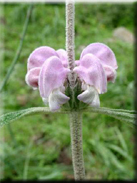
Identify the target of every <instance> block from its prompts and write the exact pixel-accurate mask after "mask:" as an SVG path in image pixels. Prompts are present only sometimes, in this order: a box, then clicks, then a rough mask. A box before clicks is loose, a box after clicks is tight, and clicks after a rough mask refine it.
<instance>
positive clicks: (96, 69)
mask: <svg viewBox="0 0 137 183" xmlns="http://www.w3.org/2000/svg"><path fill="white" fill-rule="evenodd" d="M74 71H75V72H76V73H77V74H78V76H79V78H80V80H81V81H84V82H85V83H86V84H87V85H90V86H94V87H95V88H96V90H97V91H98V93H100V94H101V93H105V92H106V91H107V77H106V74H105V71H104V68H103V66H102V64H101V63H100V60H99V59H98V58H97V57H96V56H95V55H93V54H86V55H85V56H83V57H82V59H81V60H80V65H79V66H77V67H75V68H74Z"/></svg>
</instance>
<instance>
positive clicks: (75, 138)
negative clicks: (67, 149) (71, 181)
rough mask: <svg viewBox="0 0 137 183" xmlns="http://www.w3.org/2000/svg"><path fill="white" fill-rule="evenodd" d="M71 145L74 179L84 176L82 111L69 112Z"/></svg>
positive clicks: (80, 178)
mask: <svg viewBox="0 0 137 183" xmlns="http://www.w3.org/2000/svg"><path fill="white" fill-rule="evenodd" d="M70 129H71V147H72V160H73V169H74V175H75V180H83V179H84V178H85V169H84V160H83V148H82V113H79V112H72V113H71V114H70Z"/></svg>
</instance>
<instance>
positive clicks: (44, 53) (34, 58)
mask: <svg viewBox="0 0 137 183" xmlns="http://www.w3.org/2000/svg"><path fill="white" fill-rule="evenodd" d="M51 56H58V54H57V53H56V51H55V50H54V49H53V48H50V47H48V46H41V47H39V48H37V49H35V50H34V51H33V52H32V53H31V54H30V56H29V58H28V63H27V68H28V70H30V69H32V68H35V67H41V66H42V65H43V63H44V62H45V60H46V59H48V58H50V57H51Z"/></svg>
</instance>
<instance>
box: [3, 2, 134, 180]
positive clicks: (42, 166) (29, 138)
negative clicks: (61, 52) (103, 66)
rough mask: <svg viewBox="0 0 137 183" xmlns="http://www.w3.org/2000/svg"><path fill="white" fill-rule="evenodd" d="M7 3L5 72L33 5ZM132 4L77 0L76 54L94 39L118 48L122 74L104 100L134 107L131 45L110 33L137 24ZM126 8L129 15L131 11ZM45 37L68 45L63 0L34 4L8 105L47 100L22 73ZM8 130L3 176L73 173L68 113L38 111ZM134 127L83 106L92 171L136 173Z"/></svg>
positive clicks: (90, 174) (91, 174) (111, 175)
mask: <svg viewBox="0 0 137 183" xmlns="http://www.w3.org/2000/svg"><path fill="white" fill-rule="evenodd" d="M3 7H4V15H3V27H4V51H5V52H4V62H3V64H4V67H3V72H4V74H6V72H7V69H8V67H9V66H10V64H11V61H12V59H13V57H14V55H15V52H16V49H17V47H18V44H19V39H20V36H21V32H22V27H23V24H24V21H25V17H26V11H27V8H28V5H26V4H7V5H4V6H3ZM132 9H133V7H132V6H130V5H115V4H113V5H110V4H102V5H96V4H94V5H92V4H84V5H83V4H76V14H75V29H76V34H75V52H76V59H79V56H80V53H81V50H82V47H84V46H87V45H88V44H90V43H92V42H103V43H105V44H107V45H108V46H110V48H112V50H113V51H114V52H115V54H116V58H117V61H118V66H119V68H118V70H117V79H116V82H115V83H114V84H112V83H109V84H108V92H107V93H106V94H103V95H101V96H100V101H101V107H109V108H123V109H133V93H134V90H133V85H134V74H133V65H134V62H133V60H134V59H133V57H134V54H133V51H134V50H133V45H131V44H128V43H125V42H121V41H119V40H114V41H113V42H110V41H109V38H111V37H112V33H113V29H114V28H115V27H117V26H125V27H126V28H127V29H129V30H131V31H132V32H133V20H132V17H133V11H132ZM123 10H124V13H123ZM111 11H112V12H113V13H112V14H111ZM121 12H122V13H121ZM125 13H127V14H128V15H129V16H125ZM129 13H131V16H130V14H129ZM116 17H117V18H116ZM41 45H47V46H51V47H53V48H54V49H59V48H65V6H64V5H63V4H62V5H58V4H36V5H35V7H34V10H33V13H32V17H31V21H30V23H29V27H28V30H27V34H26V37H25V40H24V44H23V50H22V53H21V56H20V59H19V61H18V63H17V65H16V66H15V69H14V71H13V73H12V74H11V77H10V79H9V82H8V84H7V85H6V87H5V90H4V92H3V103H4V112H5V113H6V112H9V111H15V110H20V109H25V108H29V107H37V106H44V104H43V102H42V100H41V98H40V96H39V92H38V91H33V90H32V89H31V88H30V87H29V86H28V85H27V84H26V83H25V80H24V78H25V74H26V71H27V58H28V56H29V54H30V53H31V52H32V51H33V50H34V49H35V48H37V47H39V46H41ZM3 130H4V141H3V143H2V142H1V148H4V178H5V179H8V178H10V179H13V180H20V179H21V180H26V179H36V180H41V179H44V180H63V179H68V180H70V179H74V177H73V168H72V161H71V149H70V128H69V118H68V116H67V115H65V114H62V115H61V114H60V115H59V114H52V115H47V114H43V115H42V114H40V115H38V114H37V115H34V116H29V117H24V118H22V119H20V120H18V121H15V122H13V123H12V124H11V125H10V126H5V127H4V128H3ZM133 132H134V127H133V126H132V125H130V124H127V123H126V122H120V121H118V120H116V119H114V118H111V117H107V116H105V115H99V114H94V113H84V115H83V150H84V160H85V169H86V179H95V180H100V179H107V180H113V179H126V180H127V179H133V177H134V157H133V154H134V151H133V150H134V139H133Z"/></svg>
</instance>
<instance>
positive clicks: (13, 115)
mask: <svg viewBox="0 0 137 183" xmlns="http://www.w3.org/2000/svg"><path fill="white" fill-rule="evenodd" d="M39 112H43V113H51V111H50V109H49V108H48V107H32V108H28V109H23V110H20V111H15V112H10V113H7V114H3V115H2V116H0V127H2V126H4V125H6V124H9V123H10V122H12V121H14V120H17V119H19V118H21V117H23V116H27V115H31V114H33V113H34V114H36V113H39ZM57 112H58V113H63V111H57ZM65 113H66V112H65Z"/></svg>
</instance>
